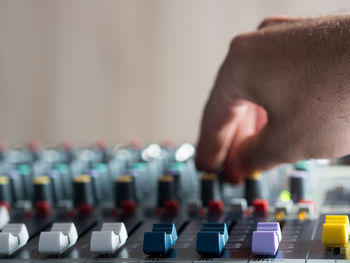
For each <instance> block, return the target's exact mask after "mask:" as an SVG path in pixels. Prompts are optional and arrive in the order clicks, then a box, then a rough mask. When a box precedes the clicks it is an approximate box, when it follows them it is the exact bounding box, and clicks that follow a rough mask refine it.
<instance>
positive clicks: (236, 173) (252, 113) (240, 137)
mask: <svg viewBox="0 0 350 263" xmlns="http://www.w3.org/2000/svg"><path fill="white" fill-rule="evenodd" d="M247 104H248V110H247V111H246V112H245V114H244V116H243V117H242V118H241V120H240V122H239V124H238V126H237V129H236V132H235V135H234V137H233V140H232V143H231V147H230V149H229V151H228V154H227V156H226V160H225V163H224V173H223V176H224V179H225V180H226V181H228V182H230V183H232V184H236V183H239V182H240V181H241V180H242V179H243V178H244V176H245V174H243V173H242V172H243V171H242V167H241V166H242V165H241V163H240V158H239V155H238V152H237V149H238V148H239V146H240V144H242V142H244V141H245V140H246V139H247V138H249V137H251V136H253V135H255V134H256V131H257V125H256V124H257V118H258V114H257V113H258V110H257V109H258V108H260V107H259V106H257V105H256V104H253V103H248V102H247Z"/></svg>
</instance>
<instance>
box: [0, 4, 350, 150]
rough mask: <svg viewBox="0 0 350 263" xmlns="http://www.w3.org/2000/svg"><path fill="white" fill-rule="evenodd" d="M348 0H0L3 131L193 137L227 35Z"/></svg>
mask: <svg viewBox="0 0 350 263" xmlns="http://www.w3.org/2000/svg"><path fill="white" fill-rule="evenodd" d="M349 7H350V2H349V1H348V0H343V1H340V0H333V1H319V0H317V1H316V0H313V1H305V0H299V1H296V0H290V1H282V0H269V1H266V0H265V1H242V0H239V1H221V0H213V1H205V0H198V1H189V0H171V1H166V0H159V1H153V0H145V1H130V0H126V1H72V0H69V1H68V0H66V1H58V0H57V1H46V0H45V1H15V0H8V1H6V0H5V1H4V0H2V1H0V139H3V140H6V141H10V142H15V143H19V142H23V141H27V140H31V139H40V140H43V141H45V142H50V143H53V142H58V141H61V140H63V139H68V140H72V141H77V142H79V143H80V142H85V141H94V140H95V139H101V138H102V139H106V140H109V141H128V140H130V139H133V138H143V139H146V140H155V141H160V140H163V139H167V138H174V139H176V140H179V141H185V140H186V141H192V142H194V141H195V138H196V136H197V133H198V125H199V121H200V114H201V110H202V107H203V104H204V102H205V100H206V98H207V95H208V92H209V90H210V88H211V85H212V83H213V79H214V77H215V73H216V71H217V69H218V66H219V64H220V62H221V60H222V59H223V57H224V55H225V53H226V50H227V47H228V44H229V41H230V39H231V38H232V37H233V36H234V35H236V34H238V33H239V32H242V31H246V30H252V29H254V28H255V27H256V26H257V25H258V23H259V22H260V20H262V19H263V18H264V17H266V16H269V15H274V14H290V15H314V14H325V13H335V12H338V11H346V10H348V9H349Z"/></svg>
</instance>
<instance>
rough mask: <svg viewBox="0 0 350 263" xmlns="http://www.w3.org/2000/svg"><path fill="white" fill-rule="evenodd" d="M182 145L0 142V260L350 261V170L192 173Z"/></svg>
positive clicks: (314, 166) (318, 165) (310, 164)
mask: <svg viewBox="0 0 350 263" xmlns="http://www.w3.org/2000/svg"><path fill="white" fill-rule="evenodd" d="M194 156H195V148H194V147H193V146H192V145H190V144H187V143H184V144H180V145H174V144H170V143H167V144H164V145H158V144H148V145H141V144H139V143H131V144H125V145H123V144H120V145H115V146H107V145H106V144H104V143H97V144H95V145H92V146H86V147H73V146H72V145H71V144H68V143H65V144H62V145H60V146H55V147H43V146H41V144H39V143H37V142H32V143H30V144H28V145H26V146H21V147H17V148H16V147H12V148H11V147H7V148H6V147H0V263H1V262H41V261H47V262H101V263H102V262H103V263H108V262H126V263H127V262H145V261H157V262H169V263H170V262H174V263H175V262H182V263H188V262H199V261H204V262H209V261H217V262H220V261H221V262H237V263H238V262H242V263H243V262H255V261H266V262H270V261H278V262H291V263H297V262H342V261H347V260H350V244H348V239H349V233H350V226H349V219H348V215H349V214H350V191H348V190H350V180H349V176H350V168H348V167H346V166H332V165H329V164H328V163H325V162H324V160H323V161H322V162H321V161H320V160H309V161H303V162H299V163H296V164H294V165H282V166H280V167H279V168H276V169H274V170H271V171H266V172H261V171H254V172H252V173H251V174H248V175H247V176H246V179H245V182H244V183H243V184H241V185H237V186H232V185H230V184H227V183H225V182H223V181H222V180H220V178H221V177H220V175H219V174H214V173H206V172H203V171H197V170H196V168H195V165H194V159H193V158H194Z"/></svg>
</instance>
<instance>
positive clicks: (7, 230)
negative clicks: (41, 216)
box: [0, 224, 29, 256]
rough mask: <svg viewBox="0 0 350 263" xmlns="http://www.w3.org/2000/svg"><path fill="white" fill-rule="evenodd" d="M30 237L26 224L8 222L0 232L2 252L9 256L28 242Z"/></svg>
mask: <svg viewBox="0 0 350 263" xmlns="http://www.w3.org/2000/svg"><path fill="white" fill-rule="evenodd" d="M28 239H29V234H28V230H27V227H26V225H25V224H8V225H6V226H5V227H4V228H3V229H2V232H1V233H0V244H1V245H0V254H1V255H6V256H9V255H11V254H12V253H14V252H16V251H17V250H18V249H20V248H21V247H23V246H24V245H25V244H27V242H28Z"/></svg>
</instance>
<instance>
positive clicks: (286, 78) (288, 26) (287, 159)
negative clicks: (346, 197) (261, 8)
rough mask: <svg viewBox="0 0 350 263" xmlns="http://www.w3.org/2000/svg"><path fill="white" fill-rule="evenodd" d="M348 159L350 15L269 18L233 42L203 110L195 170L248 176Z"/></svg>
mask: <svg viewBox="0 0 350 263" xmlns="http://www.w3.org/2000/svg"><path fill="white" fill-rule="evenodd" d="M348 153H350V16H348V15H338V16H327V17H318V18H290V17H270V18H267V19H265V20H264V21H263V22H262V23H261V24H260V26H259V28H258V30H256V31H253V32H249V33H245V34H241V35H239V36H237V37H235V38H234V39H233V40H232V42H231V45H230V48H229V51H228V54H227V56H226V59H225V60H224V62H223V64H222V66H221V68H220V70H219V72H218V75H217V78H216V82H215V85H214V87H213V89H212V91H211V94H210V97H209V99H208V101H207V104H206V106H205V109H204V113H203V118H202V124H201V132H200V136H199V140H198V146H197V155H196V165H197V168H198V169H200V170H206V171H214V172H218V171H223V175H224V179H226V180H227V181H229V182H231V183H238V182H240V181H241V180H243V179H244V177H245V176H246V175H247V174H249V173H250V172H251V171H253V170H256V169H262V170H266V169H270V168H273V167H274V166H276V165H278V164H281V163H293V162H296V161H300V160H305V159H310V158H333V157H339V156H342V155H345V154H348Z"/></svg>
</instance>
